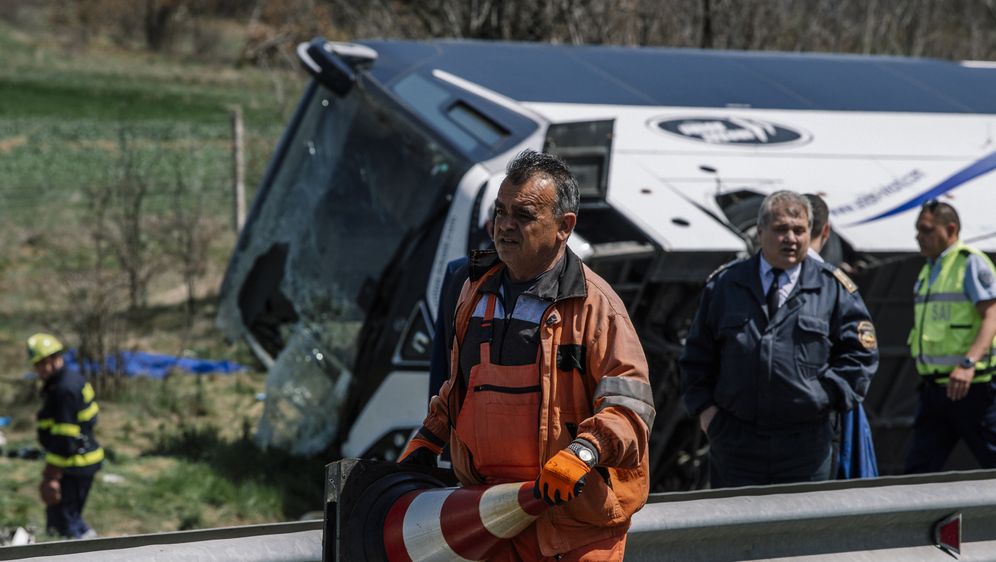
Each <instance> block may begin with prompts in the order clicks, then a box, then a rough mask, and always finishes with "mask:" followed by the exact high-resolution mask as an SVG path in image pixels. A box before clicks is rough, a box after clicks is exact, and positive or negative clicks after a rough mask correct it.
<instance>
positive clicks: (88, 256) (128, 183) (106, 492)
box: [0, 2, 324, 540]
mask: <svg viewBox="0 0 996 562" xmlns="http://www.w3.org/2000/svg"><path fill="white" fill-rule="evenodd" d="M12 4H13V3H4V4H3V5H0V52H3V53H4V55H3V60H4V64H2V65H0V175H2V177H3V178H4V181H3V184H2V185H0V225H2V226H0V243H2V244H3V247H4V248H5V251H4V252H3V253H2V254H0V284H2V286H3V288H4V290H3V291H2V292H0V416H9V417H10V418H11V419H12V422H11V424H10V425H9V426H6V427H3V428H0V429H2V431H3V433H4V434H5V436H6V438H7V441H8V443H7V446H6V447H5V450H6V451H16V450H19V449H22V448H25V447H31V446H33V445H34V444H35V443H34V439H35V437H34V413H35V411H36V409H37V407H38V398H37V391H38V388H39V387H38V383H37V382H35V381H30V380H25V378H24V375H25V373H27V372H28V371H29V370H30V369H29V366H28V365H27V364H26V362H25V358H24V339H25V338H26V337H27V336H28V335H30V334H31V333H33V332H35V331H38V330H47V331H52V332H54V333H56V334H58V335H59V336H60V337H62V338H64V340H65V341H66V343H67V344H69V345H71V346H74V347H77V346H82V347H83V348H84V349H86V350H88V351H89V352H90V353H92V354H93V356H94V357H101V356H105V355H107V354H111V353H113V352H114V351H116V350H126V349H136V350H142V351H154V352H160V353H168V354H182V355H189V356H197V357H207V358H215V359H234V360H236V361H240V362H242V363H244V364H247V365H249V367H250V370H249V371H248V372H244V373H241V374H237V375H229V376H221V375H219V376H200V377H196V376H191V375H185V374H174V375H172V376H170V377H168V378H167V379H166V380H163V381H158V380H151V379H142V378H139V379H122V378H120V377H115V376H113V375H106V376H105V377H103V378H101V379H100V380H99V381H97V384H95V386H96V387H97V389H98V396H97V399H98V401H99V402H100V405H101V414H100V418H99V424H98V438H99V439H100V440H101V442H102V443H103V444H104V445H105V447H106V448H107V449H108V454H109V457H108V461H107V462H106V463H105V467H104V469H103V471H102V472H101V477H98V479H97V481H96V482H95V483H94V490H93V492H92V494H91V496H90V502H89V506H88V508H87V519H88V520H89V521H90V522H91V524H92V525H93V526H94V527H95V528H96V529H97V530H98V531H99V532H100V533H101V534H102V535H105V536H113V535H123V534H134V533H148V532H158V531H170V530H177V529H193V528H205V527H215V526H225V525H236V524H246V523H261V522H269V521H282V520H288V519H296V518H298V517H300V516H301V515H302V514H303V513H305V512H306V511H309V510H316V509H321V499H320V498H321V482H322V477H321V470H322V466H323V464H324V463H323V462H322V460H321V459H315V460H312V461H306V460H300V459H292V458H289V457H286V456H284V455H281V454H280V453H278V452H275V451H269V452H262V451H259V450H258V449H256V448H255V446H254V445H253V444H252V443H251V440H250V436H251V432H252V429H253V428H254V426H255V421H256V420H257V419H258V418H259V415H260V411H261V408H262V402H261V401H259V400H257V395H258V394H259V393H260V392H262V391H263V390H264V375H263V374H261V373H259V372H256V371H255V369H256V367H255V365H254V363H253V359H252V357H251V356H250V354H249V353H248V351H247V350H246V349H245V348H244V346H242V345H241V344H229V343H226V342H225V341H223V339H222V338H221V336H220V334H219V333H218V332H217V330H216V329H215V328H214V313H215V307H214V300H215V296H216V292H217V287H218V285H219V284H220V280H221V277H222V275H223V273H224V268H225V266H226V263H227V259H228V256H229V254H230V252H231V249H232V246H233V244H234V241H235V234H234V232H233V225H232V223H233V219H232V216H233V211H232V195H231V193H232V187H231V186H232V182H233V180H232V176H233V171H232V170H233V163H232V160H233V159H232V140H231V139H232V124H231V111H232V108H234V107H239V108H240V109H241V112H242V115H243V118H244V126H245V131H246V133H245V162H246V171H245V173H246V186H247V190H248V198H249V200H250V201H251V197H252V191H253V189H254V188H255V186H256V185H257V184H258V182H259V179H260V177H261V175H262V174H263V171H264V170H265V166H266V163H267V159H268V158H269V155H270V153H271V152H272V150H273V147H274V145H275V143H276V142H277V140H278V138H279V135H280V132H281V130H282V128H283V124H284V121H285V119H286V118H287V116H288V114H289V112H290V111H291V110H292V109H293V104H294V100H295V98H296V96H297V94H298V93H299V91H300V89H301V88H302V87H303V85H304V83H305V80H304V78H303V75H302V74H299V73H297V72H294V71H290V70H269V71H264V70H260V69H258V68H253V67H245V68H239V67H237V66H236V64H235V59H236V58H237V57H236V54H237V51H238V49H239V48H240V47H241V42H242V41H243V39H242V37H241V35H240V34H241V33H243V31H244V30H243V29H242V27H240V26H239V25H237V24H236V23H235V22H225V21H218V22H216V25H214V26H213V27H212V29H213V30H214V35H213V37H214V39H215V41H216V43H217V44H216V45H214V46H213V47H212V56H211V57H196V56H192V55H191V54H190V50H189V49H185V48H177V49H174V50H173V51H171V53H172V54H170V53H166V54H153V53H151V52H150V51H147V50H144V49H136V48H132V47H131V46H129V45H122V44H120V43H119V42H115V41H112V40H111V39H110V38H109V37H107V36H104V35H99V34H98V35H95V36H92V37H90V39H89V41H88V42H87V43H86V45H85V48H83V47H82V46H80V45H79V44H77V43H75V42H74V41H73V37H68V36H67V35H66V34H65V28H64V27H60V26H58V25H55V26H53V15H52V14H53V8H52V7H51V6H49V5H48V3H44V2H43V3H39V4H37V5H36V6H34V7H32V6H31V5H28V4H27V3H22V4H24V5H21V6H19V7H18V10H16V14H15V15H16V17H14V16H11V13H13V11H11V10H9V5H12ZM25 5H27V7H25ZM4 8H7V9H8V10H7V11H5V10H4ZM0 465H2V466H3V469H2V470H0V487H2V489H3V490H4V492H5V493H3V494H0V527H9V526H29V527H32V528H33V529H34V530H35V531H36V532H41V531H42V529H43V527H44V511H43V508H42V505H41V503H40V501H39V500H38V499H37V484H38V478H39V474H40V472H41V469H42V462H41V461H40V460H24V459H15V458H7V457H3V458H0ZM305 475H309V476H305ZM51 538H52V537H46V536H44V535H40V536H39V539H43V540H44V539H51Z"/></svg>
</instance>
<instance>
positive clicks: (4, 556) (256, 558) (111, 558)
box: [0, 520, 322, 562]
mask: <svg viewBox="0 0 996 562" xmlns="http://www.w3.org/2000/svg"><path fill="white" fill-rule="evenodd" d="M21 559H37V560H45V561H46V562H70V561H71V562H134V561H142V560H155V561H157V562H169V561H173V560H175V561H178V562H179V561H184V562H186V561H194V562H199V561H204V562H208V561H210V562H215V561H226V562H227V561H236V560H238V561H240V562H243V561H244V562H317V561H320V560H321V559H322V521H321V520H314V521H300V522H292V523H274V524H268V525H245V526H241V527H224V528H219V529H205V530H200V531H179V532H175V533H156V534H150V535H135V536H129V537H113V538H103V539H90V540H83V541H58V542H47V543H39V544H32V545H27V546H8V547H4V548H0V560H21Z"/></svg>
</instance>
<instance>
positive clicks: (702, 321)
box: [679, 254, 878, 487]
mask: <svg viewBox="0 0 996 562" xmlns="http://www.w3.org/2000/svg"><path fill="white" fill-rule="evenodd" d="M799 268H800V269H799V270H798V271H797V272H796V273H795V275H796V277H795V278H794V279H793V284H792V286H791V288H790V290H789V291H788V293H787V294H786V295H783V299H782V300H783V301H784V302H783V303H782V304H781V305H780V306H779V307H778V309H777V311H776V312H775V313H774V315H773V317H771V318H769V317H768V312H767V305H766V298H765V290H764V288H763V286H762V280H761V279H762V278H761V273H763V270H762V260H761V256H760V254H757V255H755V256H754V257H752V258H750V259H747V260H743V261H739V262H734V263H732V264H730V265H728V266H727V267H726V268H725V269H722V270H721V271H719V272H717V273H716V274H714V275H713V276H712V277H711V278H710V279H709V280H708V281H707V283H706V287H705V289H704V291H703V294H702V300H701V303H700V305H699V309H698V312H697V314H696V316H695V319H694V320H693V323H692V326H691V329H690V330H689V332H688V337H687V339H686V344H685V349H684V351H683V353H682V355H681V358H680V360H679V364H680V366H681V371H682V383H683V390H684V396H683V402H684V404H685V407H686V409H687V410H688V411H689V412H690V413H691V414H692V415H698V414H700V413H701V412H702V411H703V410H705V409H707V408H709V407H710V406H716V407H717V408H718V412H717V414H716V416H715V418H713V420H712V422H711V423H710V425H709V427H708V430H707V432H708V435H709V439H710V453H709V454H710V472H711V477H712V483H713V486H714V487H719V486H744V485H758V484H773V483H780V482H793V481H804V480H818V479H825V478H828V477H829V475H830V474H829V473H830V467H831V451H832V440H833V431H832V428H831V415H830V414H831V413H832V412H834V411H838V412H843V411H847V410H850V409H851V408H853V407H854V406H855V405H856V404H858V403H860V401H861V400H862V399H863V397H864V395H865V393H866V392H867V390H868V385H869V383H870V381H871V378H872V375H873V374H874V373H875V370H876V369H877V368H878V351H877V342H876V337H875V328H874V326H873V325H872V322H871V317H870V315H869V314H868V309H867V308H866V307H865V304H864V302H863V301H862V300H861V297H860V295H859V294H858V292H857V287H856V286H855V285H854V282H853V281H851V280H850V279H848V278H847V276H846V275H844V274H843V273H842V272H840V271H839V270H837V269H836V268H834V267H833V266H829V265H827V264H823V263H820V262H818V261H816V260H812V259H806V260H803V261H802V263H801V264H800V265H799Z"/></svg>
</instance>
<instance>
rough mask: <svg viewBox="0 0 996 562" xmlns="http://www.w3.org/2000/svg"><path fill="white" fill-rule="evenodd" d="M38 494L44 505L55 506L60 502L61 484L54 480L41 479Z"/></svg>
mask: <svg viewBox="0 0 996 562" xmlns="http://www.w3.org/2000/svg"><path fill="white" fill-rule="evenodd" d="M38 493H39V494H40V495H41V499H42V501H43V502H45V505H56V504H57V503H59V502H61V501H62V484H60V483H59V481H58V480H56V479H54V478H42V481H41V484H40V485H39V486H38Z"/></svg>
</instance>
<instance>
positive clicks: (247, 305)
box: [221, 87, 456, 454]
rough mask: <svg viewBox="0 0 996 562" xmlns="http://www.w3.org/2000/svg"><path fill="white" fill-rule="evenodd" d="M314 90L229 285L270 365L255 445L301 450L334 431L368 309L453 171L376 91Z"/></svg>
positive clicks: (441, 151) (449, 159) (451, 162)
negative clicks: (396, 255)
mask: <svg viewBox="0 0 996 562" xmlns="http://www.w3.org/2000/svg"><path fill="white" fill-rule="evenodd" d="M310 92H311V94H310V97H309V98H307V99H306V100H305V101H304V102H303V103H304V104H305V109H304V111H305V113H304V114H303V118H302V119H301V120H300V121H299V126H298V128H297V130H296V131H295V132H294V134H293V136H292V137H290V138H288V139H287V140H286V141H285V142H286V143H287V144H286V150H285V151H284V153H283V154H282V160H280V161H278V162H276V164H275V166H276V167H275V171H274V174H273V176H272V181H271V183H270V185H269V186H268V187H267V188H265V189H263V190H261V195H260V198H263V199H262V200H261V201H257V203H256V209H255V213H256V215H255V216H254V218H253V220H252V222H251V223H250V224H249V225H247V229H248V231H247V232H246V233H245V234H244V235H243V240H242V241H241V243H240V244H241V246H240V248H239V250H238V254H237V256H236V258H234V259H233V264H232V266H231V268H230V271H229V279H227V280H226V287H228V290H229V291H231V290H233V287H232V286H234V287H238V292H239V297H238V310H239V314H240V317H241V322H240V324H241V325H242V326H244V327H245V328H246V329H248V331H249V332H250V334H251V339H253V340H255V342H254V343H255V344H256V349H257V351H258V352H265V353H263V355H264V356H265V355H269V356H271V357H272V360H273V363H272V365H271V366H270V375H269V378H268V379H267V397H266V405H265V411H264V414H263V419H262V421H261V423H260V428H259V432H258V434H257V438H258V440H259V441H260V443H261V444H262V445H264V446H265V445H276V446H280V447H281V448H284V449H288V450H291V451H292V452H297V453H301V454H310V453H315V452H319V451H321V450H323V449H324V448H325V447H326V446H327V445H328V443H329V442H330V440H331V439H332V437H334V436H335V434H336V431H337V429H338V419H337V412H338V411H339V404H340V403H341V401H342V400H343V398H344V396H345V393H346V391H347V390H348V387H349V383H350V380H351V378H352V368H353V365H354V364H355V359H356V357H355V354H356V352H357V349H358V347H359V342H358V341H357V336H358V334H359V332H360V330H361V328H362V326H363V323H364V321H365V319H366V313H365V310H364V309H365V308H366V307H368V306H369V304H370V301H371V299H372V298H373V297H374V295H373V294H372V293H373V291H374V289H375V288H376V284H377V281H378V279H379V278H380V276H381V274H382V272H383V271H384V269H385V267H386V266H387V265H388V261H389V260H390V259H391V257H392V255H394V253H395V252H396V251H397V249H398V248H399V246H400V245H401V244H402V243H403V241H404V239H405V236H406V233H410V232H413V231H415V230H416V229H418V228H419V227H420V226H421V225H422V224H423V223H424V222H425V221H426V220H427V219H428V218H429V217H430V216H431V215H432V213H433V211H434V210H435V209H437V208H438V206H439V205H440V204H441V203H442V200H443V197H444V190H445V188H446V186H447V185H452V184H454V183H455V180H454V178H453V176H454V175H455V167H456V166H455V162H456V160H455V158H454V156H453V155H452V153H450V152H449V151H448V150H447V149H445V148H444V147H442V146H440V145H439V144H438V143H436V142H435V141H434V140H433V139H432V138H430V137H429V136H427V135H426V134H424V133H423V132H422V131H419V130H418V129H416V128H415V127H414V126H412V124H411V123H410V122H409V121H407V119H405V118H403V117H402V116H401V115H400V114H399V112H398V111H397V110H396V109H394V107H393V105H391V102H389V101H387V100H386V99H384V98H381V97H380V94H379V93H376V92H374V93H370V92H364V91H363V90H362V89H360V88H356V89H354V90H353V91H352V92H351V93H350V94H349V95H347V96H346V97H345V98H339V97H336V96H334V95H332V94H331V93H330V92H329V91H327V90H325V89H324V88H322V87H315V88H312V89H311V90H310ZM278 157H279V156H278ZM231 300H232V299H227V301H231ZM226 304H228V305H229V306H231V304H230V302H226ZM224 314H225V311H224V310H223V311H222V315H221V318H222V320H221V322H222V324H225V322H226V321H225V317H224Z"/></svg>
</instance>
